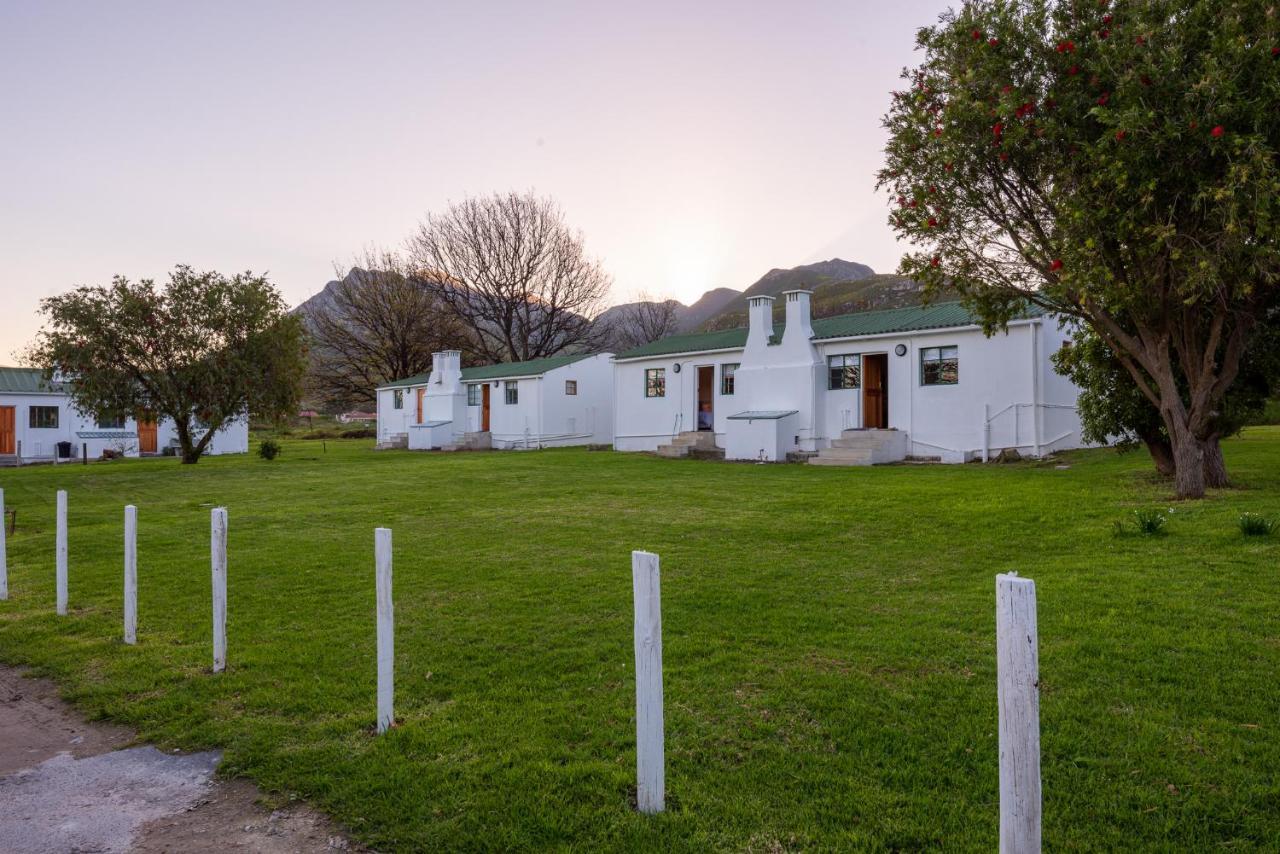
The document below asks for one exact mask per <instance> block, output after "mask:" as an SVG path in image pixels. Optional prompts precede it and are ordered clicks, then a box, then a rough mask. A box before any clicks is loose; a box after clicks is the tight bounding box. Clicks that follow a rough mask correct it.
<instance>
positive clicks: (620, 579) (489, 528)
mask: <svg viewBox="0 0 1280 854" xmlns="http://www.w3.org/2000/svg"><path fill="white" fill-rule="evenodd" d="M282 445H283V449H284V450H283V453H282V454H281V456H280V457H279V458H278V459H276V460H274V461H272V462H267V461H264V460H260V459H258V458H257V457H256V456H255V455H247V456H243V457H238V458H221V459H208V460H205V461H204V462H201V463H200V464H199V465H198V466H195V467H182V466H179V465H178V464H177V463H176V461H173V460H146V461H124V462H114V463H107V464H101V465H91V466H78V465H70V466H62V467H58V468H48V467H45V468H29V469H23V470H18V471H14V470H3V471H0V486H3V488H4V491H5V499H6V502H7V504H8V506H9V507H16V508H17V509H18V532H17V534H16V535H15V536H13V537H12V538H10V541H9V558H10V588H11V591H12V598H11V600H10V601H8V602H2V603H0V660H4V661H5V662H7V663H10V664H22V665H28V666H31V667H33V668H34V669H35V670H36V671H37V672H38V673H41V674H45V675H49V676H52V677H54V678H56V679H57V680H59V681H60V683H61V684H62V685H63V686H64V688H65V691H66V695H67V696H68V698H69V699H71V700H72V701H73V702H75V703H76V704H77V705H78V706H79V707H81V708H82V709H84V710H85V711H86V712H87V713H88V714H89V715H90V716H92V717H95V718H110V719H113V720H117V721H120V722H123V723H126V724H129V725H131V726H133V727H136V728H137V729H138V731H139V732H140V734H141V736H142V737H143V738H145V739H149V740H152V741H155V742H157V743H158V744H161V745H162V746H164V747H181V748H186V749H194V748H207V747H212V746H217V747H222V748H224V749H225V751H226V753H225V757H226V758H225V764H224V769H225V770H226V771H228V772H229V773H233V774H244V775H248V776H250V777H252V778H254V779H255V780H257V781H258V782H259V783H260V784H261V785H262V786H264V787H265V788H266V789H268V790H270V791H274V792H281V793H290V794H298V795H301V796H302V797H305V798H307V799H309V800H311V801H312V802H314V803H315V804H317V805H318V806H320V807H322V808H323V809H325V810H327V811H329V812H330V813H331V814H332V815H334V816H335V817H336V818H337V819H338V820H340V821H341V822H343V823H344V824H346V825H347V826H348V827H349V828H350V829H351V830H352V832H353V833H354V834H355V835H356V836H357V837H358V838H359V839H361V840H362V841H364V842H366V843H368V844H371V845H373V846H375V847H377V848H379V849H380V850H415V849H429V850H457V849H469V850H474V849H484V850H493V849H545V848H563V849H571V850H578V851H598V850H669V851H705V850H738V851H742V850H746V851H781V850H800V849H810V850H817V849H821V850H831V849H857V850H863V849H873V850H887V849H908V850H918V849H930V848H933V849H944V848H945V849H947V850H956V851H991V850H993V849H994V848H995V846H996V839H997V804H998V781H997V762H998V756H997V748H996V714H997V711H996V703H995V660H994V645H995V642H994V576H995V575H996V574H997V573H999V572H1005V571H1009V570H1017V571H1019V572H1020V573H1021V574H1022V575H1025V576H1030V577H1032V578H1034V579H1035V581H1036V584H1037V589H1038V598H1039V625H1040V662H1041V680H1042V686H1041V688H1042V697H1041V725H1042V731H1043V758H1042V767H1043V779H1044V793H1045V795H1044V799H1045V827H1044V837H1045V847H1046V849H1047V850H1063V849H1076V850H1093V851H1113V850H1117V849H1121V848H1130V849H1136V850H1171V851H1172V850H1211V849H1230V850H1249V849H1265V848H1269V847H1271V846H1272V845H1273V844H1274V842H1275V840H1276V839H1277V838H1280V787H1278V784H1277V782H1276V779H1277V778H1276V769H1277V768H1280V715H1278V714H1277V708H1280V707H1278V706H1277V702H1276V697H1277V695H1276V682H1275V676H1276V673H1277V672H1280V623H1278V622H1277V618H1276V613H1277V610H1278V606H1280V572H1278V571H1277V566H1278V565H1280V540H1278V539H1277V538H1271V537H1267V538H1261V537H1242V536H1241V535H1240V531H1239V529H1238V524H1237V523H1238V519H1239V517H1240V515H1241V513H1243V512H1256V513H1260V514H1263V515H1266V516H1268V517H1275V516H1277V515H1280V429H1277V428H1269V427H1262V428H1252V429H1250V430H1248V431H1247V432H1246V433H1245V435H1244V436H1243V438H1241V439H1238V440H1233V441H1231V442H1230V443H1228V445H1227V447H1226V455H1227V461H1228V465H1229V467H1230V470H1231V473H1232V475H1233V477H1234V479H1235V481H1236V484H1237V486H1236V488H1234V489H1231V490H1225V491H1222V492H1219V493H1216V494H1214V495H1213V496H1211V497H1210V498H1208V499H1206V500H1204V501H1201V502H1196V503H1187V504H1180V505H1177V507H1176V512H1175V513H1174V514H1173V515H1172V518H1171V519H1170V521H1169V522H1168V524H1167V525H1166V526H1165V531H1166V534H1165V536H1162V537H1158V538H1151V537H1133V538H1123V539H1117V538H1115V537H1113V536H1112V535H1111V528H1112V523H1113V522H1114V520H1115V519H1116V518H1117V516H1119V515H1123V514H1127V513H1130V512H1131V511H1132V510H1134V509H1138V508H1143V507H1152V506H1158V507H1166V508H1167V507H1168V506H1170V503H1169V488H1168V486H1167V485H1166V484H1164V483H1161V482H1159V481H1157V480H1155V479H1154V478H1153V477H1151V476H1150V475H1149V474H1148V471H1147V463H1146V460H1145V459H1144V458H1143V457H1141V456H1140V455H1137V454H1130V455H1117V454H1114V453H1112V452H1110V451H1106V450H1103V451H1088V452H1079V453H1076V454H1074V455H1071V456H1070V457H1069V462H1070V468H1067V469H1059V468H1056V467H1055V466H1054V465H1052V464H1035V463H1025V464H1015V465H1011V466H986V467H983V466H976V465H970V466H902V467H879V468H872V469H819V468H810V467H804V466H796V465H789V466H755V465H744V464H725V463H711V462H697V461H672V460H663V459H656V458H652V457H647V456H643V455H627V454H612V453H599V452H586V451H581V450H562V451H544V452H529V453H514V452H513V453H502V454H497V453H495V454H456V455H439V454H418V453H410V452H374V451H372V450H371V443H370V442H367V441H350V442H341V441H329V442H327V443H326V445H325V448H324V449H322V448H321V447H320V446H319V445H320V443H316V442H302V441H296V440H293V441H284V442H282ZM58 488H65V489H67V490H68V491H69V493H70V508H71V509H70V513H71V531H70V554H71V564H70V565H71V569H70V578H71V583H70V596H71V599H70V601H71V609H72V610H71V614H70V615H69V616H68V617H65V618H61V619H59V618H57V617H55V615H54V613H53V601H54V591H53V584H54V577H53V576H54V573H53V548H54V544H53V540H54V531H53V518H54V491H55V490H56V489H58ZM125 503H134V504H136V505H137V506H138V515H139V553H140V557H139V563H140V565H139V588H140V607H139V611H140V621H139V639H140V642H139V645H138V646H137V647H135V648H129V647H125V646H124V645H123V644H122V643H121V642H120V640H119V633H120V621H121V604H120V577H121V553H122V546H121V519H122V507H123V505H124V504H125ZM214 505H225V506H227V507H228V508H229V515H230V569H229V579H230V582H229V584H230V608H229V611H230V617H229V630H228V634H229V665H228V671H227V672H226V673H224V674H221V675H218V676H214V675H212V674H211V673H210V672H209V670H210V647H209V619H210V618H209V614H210V593H209V558H208V543H209V508H210V507H211V506H214ZM380 525H385V526H389V527H391V528H393V529H394V532H395V533H394V536H395V548H396V552H395V584H396V629H397V636H396V653H397V661H398V684H397V715H398V717H399V718H400V724H399V726H398V727H397V728H395V729H394V730H392V731H391V732H390V733H389V734H388V735H386V736H384V737H381V738H378V737H375V736H374V735H373V734H372V728H373V722H374V679H375V667H374V621H373V616H374V589H373V528H374V527H376V526H380ZM633 548H643V549H648V550H651V551H656V552H658V553H659V554H660V555H661V556H662V573H663V578H662V585H663V589H662V596H663V600H662V613H663V623H664V655H665V690H666V704H667V717H666V727H667V781H668V784H667V785H668V800H667V803H668V811H667V812H666V813H665V814H662V815H659V816H652V817H646V816H641V815H639V814H637V813H635V812H634V811H633V810H632V809H631V807H630V805H629V802H630V799H631V797H632V787H633V785H634V761H635V756H634V723H633V709H634V706H633V703H634V697H633V691H634V673H633V668H632V648H631V631H632V626H631V583H630V561H629V552H630V550H631V549H633Z"/></svg>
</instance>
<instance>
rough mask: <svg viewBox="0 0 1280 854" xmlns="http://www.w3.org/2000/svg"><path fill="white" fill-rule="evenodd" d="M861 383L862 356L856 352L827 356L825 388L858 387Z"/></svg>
mask: <svg viewBox="0 0 1280 854" xmlns="http://www.w3.org/2000/svg"><path fill="white" fill-rule="evenodd" d="M861 385H862V356H861V355H859V354H857V353H848V354H842V355H839V356H828V357H827V388H829V389H839V388H858V387H860V386H861Z"/></svg>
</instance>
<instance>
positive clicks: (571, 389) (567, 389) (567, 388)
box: [564, 380, 578, 432]
mask: <svg viewBox="0 0 1280 854" xmlns="http://www.w3.org/2000/svg"><path fill="white" fill-rule="evenodd" d="M564 393H565V394H568V395H575V394H577V393H578V381H577V380H565V381H564ZM570 432H572V431H570Z"/></svg>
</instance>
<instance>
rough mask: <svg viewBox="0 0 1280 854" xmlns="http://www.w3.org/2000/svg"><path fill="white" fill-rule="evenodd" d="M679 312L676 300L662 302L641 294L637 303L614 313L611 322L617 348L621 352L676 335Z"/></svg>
mask: <svg viewBox="0 0 1280 854" xmlns="http://www.w3.org/2000/svg"><path fill="white" fill-rule="evenodd" d="M679 309H680V303H678V302H676V301H675V300H672V299H667V300H660V299H657V298H656V297H654V296H652V295H650V294H647V293H641V294H640V296H639V297H638V298H637V301H636V302H633V303H631V304H630V305H624V306H620V307H619V308H618V309H617V311H615V312H613V315H614V316H613V317H612V318H610V320H611V322H612V329H611V334H612V340H613V345H614V346H615V347H616V348H617V349H618V351H619V352H621V351H623V350H630V349H633V348H635V347H642V346H644V345H645V344H648V343H649V342H651V341H657V340H658V339H659V338H666V337H667V336H668V335H671V334H673V333H674V332H675V331H676V324H677V323H678V322H679V317H678V315H677V312H678V311H679Z"/></svg>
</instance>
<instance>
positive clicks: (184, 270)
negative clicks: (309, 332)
mask: <svg viewBox="0 0 1280 854" xmlns="http://www.w3.org/2000/svg"><path fill="white" fill-rule="evenodd" d="M40 307H41V312H42V313H43V314H44V316H45V325H44V328H43V329H42V330H41V331H40V333H39V334H38V336H37V338H36V343H35V344H34V345H33V346H32V348H31V350H30V351H29V354H28V358H29V359H30V360H31V362H32V363H33V364H35V365H38V366H40V367H42V368H44V370H45V372H46V373H47V374H49V375H50V376H51V377H52V376H53V375H54V374H58V375H60V377H61V378H62V379H63V380H64V381H66V382H68V383H69V385H70V388H71V394H72V399H73V401H74V403H75V405H76V407H77V408H78V409H80V410H81V411H82V412H88V413H94V414H104V413H105V414H113V415H119V414H123V413H136V414H139V415H142V414H143V413H150V414H154V415H161V416H164V417H167V418H169V419H171V420H172V421H173V423H174V427H175V430H176V432H177V434H178V444H179V446H180V450H181V454H182V461H183V462H184V463H195V462H197V461H198V460H199V459H200V456H201V454H203V453H204V452H205V450H206V449H207V448H208V446H209V442H210V441H211V440H212V439H213V436H214V434H215V433H217V432H218V430H219V429H220V428H221V427H222V426H223V425H224V424H226V423H227V422H228V421H230V420H232V419H235V418H242V417H247V416H248V414H249V413H250V412H252V413H254V414H256V415H259V416H262V417H266V418H277V417H280V416H283V415H285V414H288V413H291V412H293V411H295V410H296V408H297V405H298V399H299V397H300V394H301V383H302V375H303V371H304V366H305V357H304V345H303V330H302V324H301V321H300V320H299V319H298V318H296V317H292V316H290V315H289V314H288V312H287V311H286V307H285V304H284V300H282V299H281V297H280V295H279V293H277V291H276V289H275V288H274V287H272V285H271V284H270V282H268V281H267V280H266V279H265V278H263V277H261V276H254V275H253V274H251V273H242V274H238V275H236V276H233V277H231V278H227V277H225V276H222V275H220V274H218V273H213V272H208V273H197V272H195V271H193V270H192V269H191V268H190V267H186V266H179V267H177V268H175V269H174V271H173V272H172V273H170V274H169V282H168V284H167V285H165V286H164V287H162V288H158V287H157V286H156V284H155V282H154V281H152V280H150V279H143V280H142V281H139V282H130V281H129V280H128V279H126V278H124V277H123V276H117V277H116V278H115V279H113V280H112V283H111V285H110V286H107V287H102V286H93V287H89V286H84V287H79V288H77V289H76V290H74V291H71V292H70V293H66V294H62V295H61V296H55V297H48V298H46V299H44V300H42V301H41V306H40Z"/></svg>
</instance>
